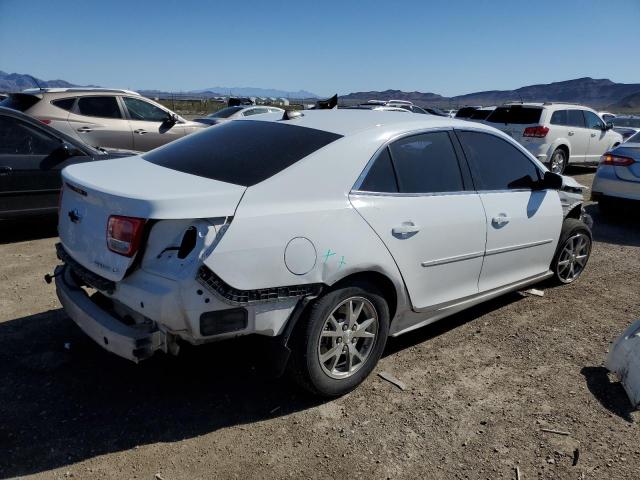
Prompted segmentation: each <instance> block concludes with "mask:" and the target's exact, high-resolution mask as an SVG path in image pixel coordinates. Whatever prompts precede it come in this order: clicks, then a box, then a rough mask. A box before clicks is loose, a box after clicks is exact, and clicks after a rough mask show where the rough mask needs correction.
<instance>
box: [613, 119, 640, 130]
mask: <svg viewBox="0 0 640 480" xmlns="http://www.w3.org/2000/svg"><path fill="white" fill-rule="evenodd" d="M613 124H614V125H615V126H616V127H632V128H640V117H635V118H634V117H626V118H625V117H616V118H614V119H613Z"/></svg>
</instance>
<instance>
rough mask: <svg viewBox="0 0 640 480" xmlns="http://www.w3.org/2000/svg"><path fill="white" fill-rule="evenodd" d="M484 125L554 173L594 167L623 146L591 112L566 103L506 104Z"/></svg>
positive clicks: (610, 126)
mask: <svg viewBox="0 0 640 480" xmlns="http://www.w3.org/2000/svg"><path fill="white" fill-rule="evenodd" d="M485 123H487V125H491V126H492V127H496V128H498V129H499V130H502V131H503V132H505V133H506V134H508V135H510V136H511V137H513V138H514V139H515V140H517V141H518V142H520V143H521V144H522V146H524V147H525V148H526V149H527V150H529V151H530V152H531V153H533V155H534V156H535V157H536V158H537V159H538V160H540V161H541V162H542V163H544V164H546V165H547V166H548V167H549V169H550V170H551V171H552V172H555V173H562V172H564V170H565V168H566V167H567V165H568V164H569V163H572V164H578V165H580V164H582V165H597V164H598V162H599V161H600V157H601V156H602V155H603V154H604V153H605V152H607V151H609V150H610V149H612V148H613V147H616V146H617V145H619V144H621V143H622V142H623V139H622V136H621V135H620V134H619V133H616V132H614V131H613V130H612V129H613V124H612V123H605V122H603V121H602V118H600V116H599V115H598V114H597V113H596V111H595V110H592V109H591V108H589V107H584V106H580V105H572V104H567V103H512V104H507V105H503V106H501V107H498V108H496V109H495V110H494V111H493V113H492V114H491V115H489V117H487V119H486V120H485Z"/></svg>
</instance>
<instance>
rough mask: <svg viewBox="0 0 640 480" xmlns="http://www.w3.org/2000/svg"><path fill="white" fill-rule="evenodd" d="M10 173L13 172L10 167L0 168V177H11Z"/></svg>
mask: <svg viewBox="0 0 640 480" xmlns="http://www.w3.org/2000/svg"><path fill="white" fill-rule="evenodd" d="M11 172H13V168H11V167H0V177H4V176H6V175H11Z"/></svg>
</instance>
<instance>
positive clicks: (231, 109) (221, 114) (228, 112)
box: [207, 107, 244, 118]
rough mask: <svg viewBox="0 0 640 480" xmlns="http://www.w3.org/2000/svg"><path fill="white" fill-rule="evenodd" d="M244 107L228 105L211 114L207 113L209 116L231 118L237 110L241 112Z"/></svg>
mask: <svg viewBox="0 0 640 480" xmlns="http://www.w3.org/2000/svg"><path fill="white" fill-rule="evenodd" d="M243 108H244V107H227V108H223V109H222V110H218V111H217V112H216V113H212V114H211V115H207V117H209V118H229V117H230V116H231V115H233V114H234V113H236V112H239V111H240V110H242V109H243Z"/></svg>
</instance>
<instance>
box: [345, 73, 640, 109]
mask: <svg viewBox="0 0 640 480" xmlns="http://www.w3.org/2000/svg"><path fill="white" fill-rule="evenodd" d="M340 99H341V100H342V101H347V102H354V101H366V100H392V99H395V100H409V101H412V102H414V103H417V104H419V105H430V106H440V107H447V106H449V105H451V106H460V105H499V104H501V103H504V102H509V101H516V102H519V101H524V102H534V101H535V102H554V101H555V102H570V103H581V104H586V105H590V106H592V107H597V108H603V107H609V106H613V107H619V108H637V106H638V104H639V102H640V83H616V82H612V81H611V80H608V79H594V78H591V77H584V78H577V79H575V80H566V81H563V82H553V83H546V84H539V85H529V86H526V87H521V88H517V89H515V90H489V91H485V92H475V93H469V94H466V95H458V96H455V97H443V96H441V95H438V94H436V93H422V92H402V91H399V90H385V91H383V92H377V91H373V92H354V93H350V94H348V95H343V96H341V97H340Z"/></svg>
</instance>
